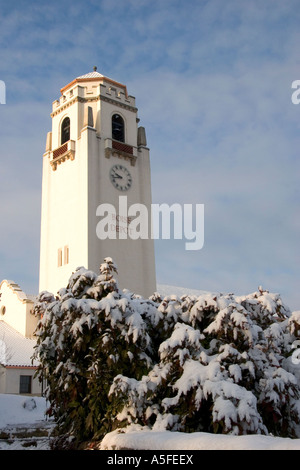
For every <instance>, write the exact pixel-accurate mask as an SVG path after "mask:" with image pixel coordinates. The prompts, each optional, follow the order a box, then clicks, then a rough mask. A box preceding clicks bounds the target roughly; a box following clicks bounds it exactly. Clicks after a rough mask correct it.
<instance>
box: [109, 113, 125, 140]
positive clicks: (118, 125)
mask: <svg viewBox="0 0 300 470" xmlns="http://www.w3.org/2000/svg"><path fill="white" fill-rule="evenodd" d="M111 132H112V139H113V140H118V141H119V142H125V126H124V119H123V118H122V117H121V116H120V114H114V115H113V117H112V119H111Z"/></svg>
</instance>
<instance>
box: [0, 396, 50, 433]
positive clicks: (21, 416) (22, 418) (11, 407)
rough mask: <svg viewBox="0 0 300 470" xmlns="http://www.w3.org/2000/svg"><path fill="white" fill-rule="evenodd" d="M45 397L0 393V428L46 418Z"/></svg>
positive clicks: (35, 421)
mask: <svg viewBox="0 0 300 470" xmlns="http://www.w3.org/2000/svg"><path fill="white" fill-rule="evenodd" d="M45 411H46V400H45V398H43V397H30V396H24V395H9V394H2V393H1V394H0V429H3V428H4V427H6V426H10V425H16V424H17V425H22V424H34V423H37V422H38V421H44V420H45Z"/></svg>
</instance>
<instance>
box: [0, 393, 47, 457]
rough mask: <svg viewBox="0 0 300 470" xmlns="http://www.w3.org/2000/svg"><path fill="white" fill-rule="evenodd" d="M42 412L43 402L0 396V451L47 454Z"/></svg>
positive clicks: (21, 396) (8, 395)
mask: <svg viewBox="0 0 300 470" xmlns="http://www.w3.org/2000/svg"><path fill="white" fill-rule="evenodd" d="M45 411H46V400H45V398H42V397H31V396H23V395H10V394H0V450H49V448H50V447H49V444H50V442H49V438H48V435H49V432H50V430H51V428H52V427H53V422H51V421H48V420H46V417H45Z"/></svg>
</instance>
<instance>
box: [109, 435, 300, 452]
mask: <svg viewBox="0 0 300 470" xmlns="http://www.w3.org/2000/svg"><path fill="white" fill-rule="evenodd" d="M100 449H101V450H121V449H135V450H300V439H288V438H280V437H271V436H261V435H248V436H230V435H228V434H227V435H224V434H209V433H205V432H195V433H191V434H187V433H181V432H171V431H159V432H155V431H140V432H134V431H133V432H128V433H118V431H114V432H112V433H109V434H107V435H106V436H105V438H104V439H103V441H102V443H101V447H100Z"/></svg>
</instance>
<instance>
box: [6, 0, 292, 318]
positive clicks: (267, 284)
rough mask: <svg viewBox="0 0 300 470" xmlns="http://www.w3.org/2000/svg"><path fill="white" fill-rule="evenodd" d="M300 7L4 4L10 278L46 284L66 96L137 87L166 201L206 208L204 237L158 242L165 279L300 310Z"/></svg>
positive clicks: (160, 276)
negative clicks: (268, 296)
mask: <svg viewBox="0 0 300 470" xmlns="http://www.w3.org/2000/svg"><path fill="white" fill-rule="evenodd" d="M299 20H300V13H299V2H298V1H297V0H290V1H289V2H283V1H279V0H272V1H271V0H265V1H255V0H249V1H243V0H226V1H225V0H185V1H179V0H163V1H161V0H160V1H158V0H151V1H150V0H87V1H85V2H79V1H68V0H61V1H60V2H58V1H56V0H54V1H52V2H49V3H48V2H46V1H39V2H30V1H26V2H25V1H18V2H15V3H10V2H4V1H1V8H0V80H3V81H4V82H5V84H6V105H0V122H1V127H0V161H1V169H0V197H1V206H0V224H1V225H0V226H1V230H0V279H12V280H14V281H15V282H17V283H19V284H20V285H21V287H22V288H23V289H24V290H25V291H26V292H28V293H36V292H37V289H38V265H39V236H40V232H39V230H40V197H41V170H42V154H43V152H44V148H45V142H46V134H47V132H48V131H49V130H50V127H51V122H50V121H51V119H50V112H51V105H52V102H53V101H54V100H55V99H57V98H58V97H59V94H60V91H59V90H60V88H62V87H63V86H64V85H66V84H67V83H69V82H70V81H71V80H73V78H75V77H77V76H80V75H82V74H85V73H88V72H89V71H92V69H93V66H94V65H96V66H97V67H98V71H99V72H100V73H102V74H103V75H106V76H108V77H111V78H113V79H115V80H117V81H119V82H122V83H124V84H126V85H127V89H128V92H129V93H130V94H132V95H134V96H135V97H136V103H137V106H138V108H139V117H140V119H141V125H143V126H145V128H146V132H147V140H148V145H149V147H150V151H151V153H150V156H151V168H152V196H153V202H154V203H163V202H166V203H169V204H171V203H175V202H179V203H181V204H184V203H192V204H197V203H198V204H204V205H205V243H204V247H203V249H202V250H199V251H197V252H195V251H186V250H185V246H184V241H178V240H170V241H167V240H157V241H156V245H155V248H156V268H157V280H158V282H159V283H164V284H171V285H178V286H186V287H191V288H197V289H204V290H217V291H221V292H235V293H236V294H246V293H249V292H253V291H255V290H256V289H257V287H258V286H259V285H262V286H263V287H264V288H266V289H268V290H270V291H272V292H279V293H280V294H281V295H282V297H283V300H284V301H285V302H286V303H287V304H288V305H289V306H290V308H292V309H300V289H299V277H300V276H299V261H300V260H299V252H300V250H299V238H300V237H299V232H300V214H299V143H300V139H299V130H300V105H299V106H298V105H294V104H293V103H292V101H291V95H292V91H293V90H292V89H291V84H292V82H293V81H294V80H297V79H300V68H299V64H300V59H299V52H298V48H299V43H300V30H299Z"/></svg>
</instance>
